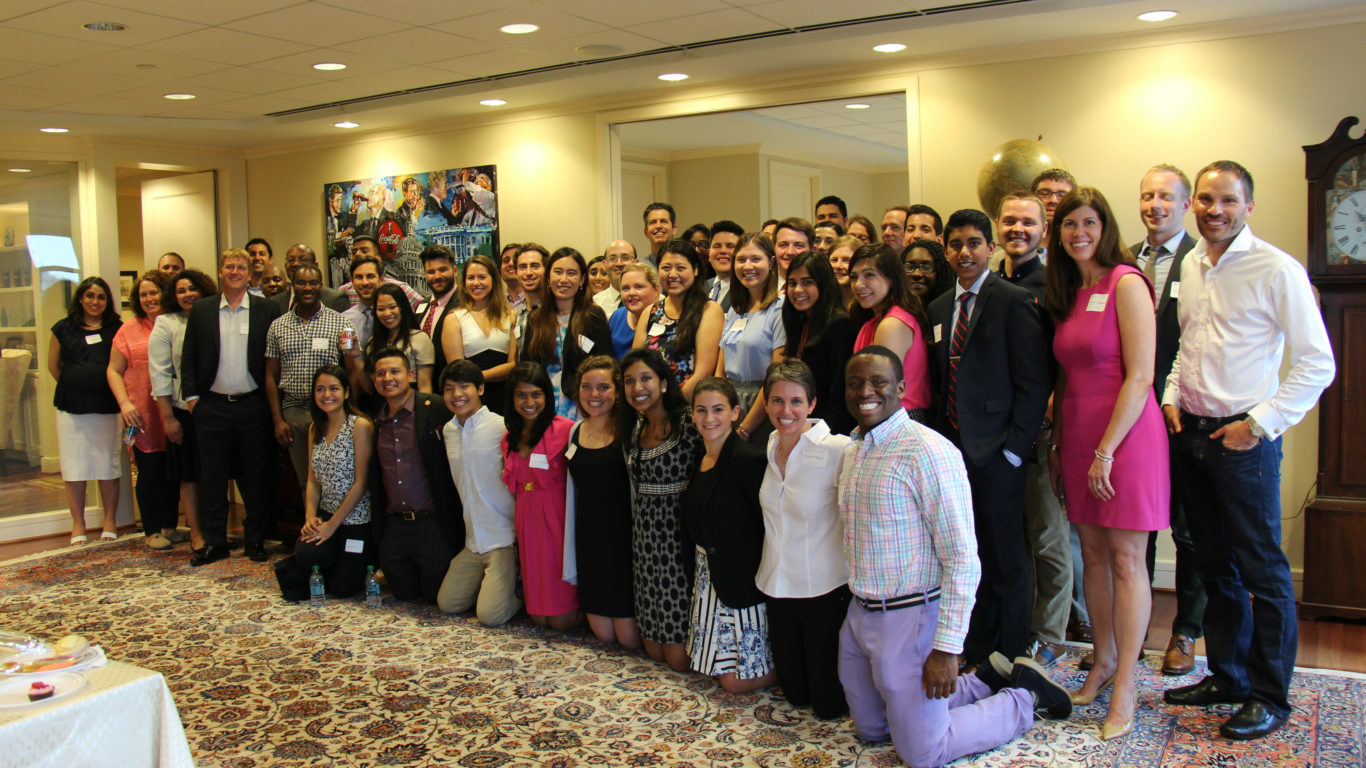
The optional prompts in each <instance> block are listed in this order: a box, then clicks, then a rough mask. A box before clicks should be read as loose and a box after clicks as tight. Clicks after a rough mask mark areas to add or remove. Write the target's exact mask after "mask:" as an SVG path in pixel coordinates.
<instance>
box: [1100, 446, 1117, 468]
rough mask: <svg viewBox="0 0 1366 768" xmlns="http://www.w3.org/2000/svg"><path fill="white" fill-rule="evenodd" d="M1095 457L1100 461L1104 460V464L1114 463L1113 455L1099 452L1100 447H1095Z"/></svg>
mask: <svg viewBox="0 0 1366 768" xmlns="http://www.w3.org/2000/svg"><path fill="white" fill-rule="evenodd" d="M1096 458H1097V459H1100V460H1101V461H1103V462H1105V463H1106V464H1114V463H1115V457H1114V456H1106V455H1105V454H1103V453H1101V452H1100V449H1099V448H1097V449H1096Z"/></svg>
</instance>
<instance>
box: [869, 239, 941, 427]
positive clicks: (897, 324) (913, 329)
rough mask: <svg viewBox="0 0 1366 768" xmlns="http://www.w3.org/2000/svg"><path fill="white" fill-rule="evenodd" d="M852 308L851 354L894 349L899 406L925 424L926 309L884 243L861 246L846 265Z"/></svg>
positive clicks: (927, 401)
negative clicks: (902, 390)
mask: <svg viewBox="0 0 1366 768" xmlns="http://www.w3.org/2000/svg"><path fill="white" fill-rule="evenodd" d="M849 278H850V283H851V284H852V285H853V289H854V302H855V304H854V306H853V307H852V308H851V309H850V313H849V317H850V320H852V321H853V323H854V325H855V326H857V327H858V329H859V331H858V336H857V337H856V338H855V340H854V351H855V352H858V351H859V350H860V349H863V348H864V347H867V346H869V345H879V346H883V347H886V348H888V349H890V350H892V352H893V353H895V354H896V355H897V357H899V358H900V359H901V362H902V375H903V378H904V380H905V382H906V390H905V393H904V394H903V395H902V397H901V405H902V407H903V408H905V409H906V411H907V413H908V414H909V415H910V416H911V418H913V419H915V420H916V421H918V422H920V423H922V424H924V423H927V421H928V419H929V407H930V402H931V400H930V398H931V396H930V374H929V363H930V360H929V348H928V345H926V343H925V331H924V329H925V326H926V321H925V310H924V309H923V308H922V307H921V304H920V300H919V299H917V298H916V297H915V294H913V293H911V289H910V287H909V285H907V282H906V271H905V268H904V267H903V266H902V265H901V259H899V258H898V257H897V254H896V251H894V250H892V248H891V246H889V245H886V244H885V243H878V244H876V245H865V246H863V247H862V248H860V249H858V250H857V251H855V252H854V257H853V259H852V260H851V261H850V262H849Z"/></svg>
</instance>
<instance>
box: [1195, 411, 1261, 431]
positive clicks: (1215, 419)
mask: <svg viewBox="0 0 1366 768" xmlns="http://www.w3.org/2000/svg"><path fill="white" fill-rule="evenodd" d="M1246 418H1247V414H1246V413H1238V414H1234V415H1232V416H1197V415H1195V414H1193V413H1182V414H1181V423H1182V424H1184V425H1186V426H1190V427H1194V428H1196V429H1218V428H1220V427H1222V426H1224V425H1225V424H1232V423H1233V422H1235V421H1243V420H1244V419H1246Z"/></svg>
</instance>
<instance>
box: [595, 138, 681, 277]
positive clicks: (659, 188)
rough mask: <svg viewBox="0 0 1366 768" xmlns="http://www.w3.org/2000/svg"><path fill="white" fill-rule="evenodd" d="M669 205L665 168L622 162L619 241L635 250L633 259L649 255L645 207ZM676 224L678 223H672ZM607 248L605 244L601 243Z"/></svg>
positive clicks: (612, 238)
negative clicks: (624, 241)
mask: <svg viewBox="0 0 1366 768" xmlns="http://www.w3.org/2000/svg"><path fill="white" fill-rule="evenodd" d="M654 202H660V203H667V202H669V184H668V178H667V173H666V171H665V166H663V165H654V164H650V163H639V162H630V161H623V162H622V164H621V222H620V225H619V226H620V230H619V232H618V233H617V234H614V235H612V237H611V238H609V239H610V240H615V239H617V238H618V237H620V238H622V239H623V240H627V241H629V242H630V243H631V244H632V245H634V246H635V247H636V255H637V256H644V255H648V254H649V253H650V241H649V240H647V239H646V238H645V217H644V214H645V206H647V205H649V204H650V203H654ZM674 223H675V224H677V223H678V222H674ZM604 245H606V243H604Z"/></svg>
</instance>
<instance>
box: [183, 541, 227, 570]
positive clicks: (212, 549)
mask: <svg viewBox="0 0 1366 768" xmlns="http://www.w3.org/2000/svg"><path fill="white" fill-rule="evenodd" d="M227 557H228V548H227V547H225V546H223V545H222V544H217V545H214V544H210V545H208V546H206V547H204V549H202V550H200V551H199V552H196V553H195V554H194V556H193V557H191V558H190V565H193V566H200V565H208V564H209V563H213V562H217V561H219V560H226V559H227Z"/></svg>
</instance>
